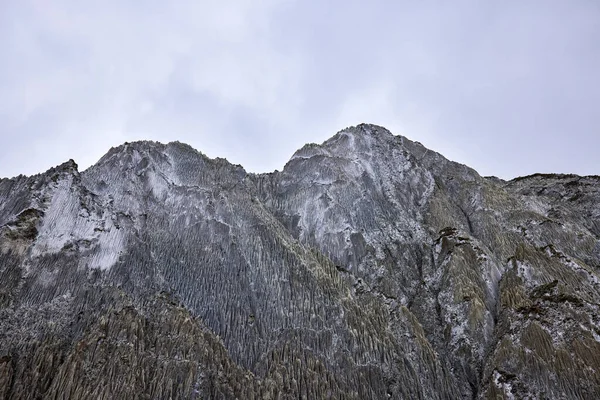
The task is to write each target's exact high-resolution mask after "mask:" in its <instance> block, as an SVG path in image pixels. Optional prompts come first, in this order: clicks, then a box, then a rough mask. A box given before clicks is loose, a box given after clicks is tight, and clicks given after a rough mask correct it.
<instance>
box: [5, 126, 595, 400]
mask: <svg viewBox="0 0 600 400" xmlns="http://www.w3.org/2000/svg"><path fill="white" fill-rule="evenodd" d="M0 284H1V286H0V397H4V398H7V399H37V398H48V399H75V398H77V399H79V398H93V399H119V398H125V399H169V398H172V399H178V398H191V399H196V398H197V399H199V398H215V399H217V398H223V399H230V398H238V399H288V398H289V399H298V398H305V399H317V398H333V399H366V398H374V399H380V398H381V399H384V398H394V399H521V398H530V399H544V398H549V399H595V398H600V177H593V176H590V177H579V176H574V175H541V174H538V175H533V176H529V177H522V178H517V179H514V180H512V181H509V182H505V181H502V180H500V179H498V178H484V177H481V176H479V175H478V174H477V172H475V171H474V170H472V169H470V168H468V167H466V166H464V165H460V164H457V163H454V162H451V161H448V160H446V159H445V158H444V157H442V156H441V155H440V154H437V153H435V152H433V151H431V150H428V149H426V148H424V147H423V146H422V145H421V144H419V143H415V142H411V141H410V140H408V139H406V138H403V137H400V136H394V135H392V134H391V133H390V132H389V131H387V130H386V129H384V128H381V127H378V126H374V125H359V126H357V127H351V128H347V129H345V130H343V131H341V132H339V133H337V134H336V135H335V136H333V137H332V138H331V139H329V140H327V141H326V142H324V143H323V144H321V145H316V144H309V145H306V146H304V147H303V148H302V149H300V150H298V151H297V152H296V153H295V154H294V155H293V157H292V159H291V160H290V161H289V162H288V164H287V165H286V166H285V168H284V169H283V171H281V172H278V171H276V172H274V173H270V174H260V175H256V174H249V173H247V172H246V171H244V169H243V168H242V167H241V166H236V165H232V164H230V163H228V162H227V161H226V160H223V159H209V158H207V157H206V156H204V155H203V154H201V153H199V152H198V151H196V150H194V149H192V148H191V147H189V146H187V145H185V144H182V143H177V142H175V143H169V144H166V145H165V144H160V143H156V142H135V143H129V144H124V145H122V146H120V147H117V148H113V149H111V150H110V151H109V152H108V153H107V154H106V155H105V156H104V157H103V158H102V159H101V160H100V161H99V162H98V163H97V164H96V165H94V166H92V167H90V168H89V169H87V170H86V171H84V172H79V171H78V169H77V165H76V164H75V163H74V162H73V161H69V162H67V163H65V164H63V165H61V166H58V167H56V168H53V169H51V170H49V171H47V172H46V173H43V174H40V175H36V176H31V177H25V176H19V177H16V178H12V179H2V180H0Z"/></svg>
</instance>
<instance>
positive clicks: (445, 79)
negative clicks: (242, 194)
mask: <svg viewBox="0 0 600 400" xmlns="http://www.w3.org/2000/svg"><path fill="white" fill-rule="evenodd" d="M0 60H1V61H0V176H14V175H18V174H20V173H23V174H33V173H38V172H42V171H44V170H46V169H48V168H50V167H52V166H54V165H57V164H60V163H62V162H64V161H66V160H68V159H69V158H73V159H75V161H76V162H77V163H78V164H79V166H80V170H83V169H85V168H87V167H89V166H90V165H91V164H93V163H94V162H96V161H97V160H98V159H99V158H100V157H101V156H102V155H103V154H104V153H106V152H107V151H108V149H109V148H110V147H111V146H116V145H119V144H121V143H123V142H125V141H132V140H136V139H153V140H158V141H161V142H168V141H173V140H179V141H182V142H186V143H189V144H190V145H192V146H193V147H195V148H196V149H198V150H200V151H202V152H203V153H205V154H207V155H208V156H210V157H225V158H227V159H228V160H229V161H231V162H233V163H236V164H242V165H243V166H244V167H245V168H246V169H247V170H248V171H253V172H265V171H272V170H274V169H281V168H282V167H283V165H284V164H285V162H286V161H287V160H288V159H289V157H290V156H291V154H292V153H293V152H294V151H295V150H296V149H298V148H299V147H301V146H302V145H303V144H304V143H307V142H318V143H320V142H322V141H324V140H325V139H327V138H328V137H330V136H332V135H333V134H335V133H336V132H337V131H339V130H341V129H343V128H345V127H347V126H350V125H356V124H358V123H361V122H368V123H375V124H379V125H383V126H385V127H387V128H388V129H390V130H391V131H392V132H393V133H395V134H402V135H404V136H406V137H408V138H409V139H412V140H417V141H420V142H422V143H423V144H424V145H426V146H427V147H429V148H431V149H433V150H436V151H439V152H441V153H442V154H444V155H445V156H446V157H448V158H450V159H452V160H455V161H459V162H461V163H465V164H468V165H470V166H472V167H474V168H475V169H477V170H478V171H479V172H480V173H481V174H483V175H496V176H500V177H502V178H512V177H515V176H519V175H525V174H530V173H534V172H564V173H578V174H600V162H599V161H598V158H599V154H600V128H599V127H600V72H599V71H600V2H599V1H598V0H564V1H559V0H539V1H523V0H519V1H492V0H490V1H412V0H411V1H393V0H389V1H374V0H370V1H351V0H343V1H326V0H321V1H306V0H304V1H300V0H298V1H277V0H265V1H262V0H249V1H244V0H240V1H234V0H219V1H164V0H149V1H144V2H140V1H137V0H136V1H127V0H116V1H112V0H102V1H75V0H73V1H70V0H52V1H47V0H39V1H32V0H0Z"/></svg>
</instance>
